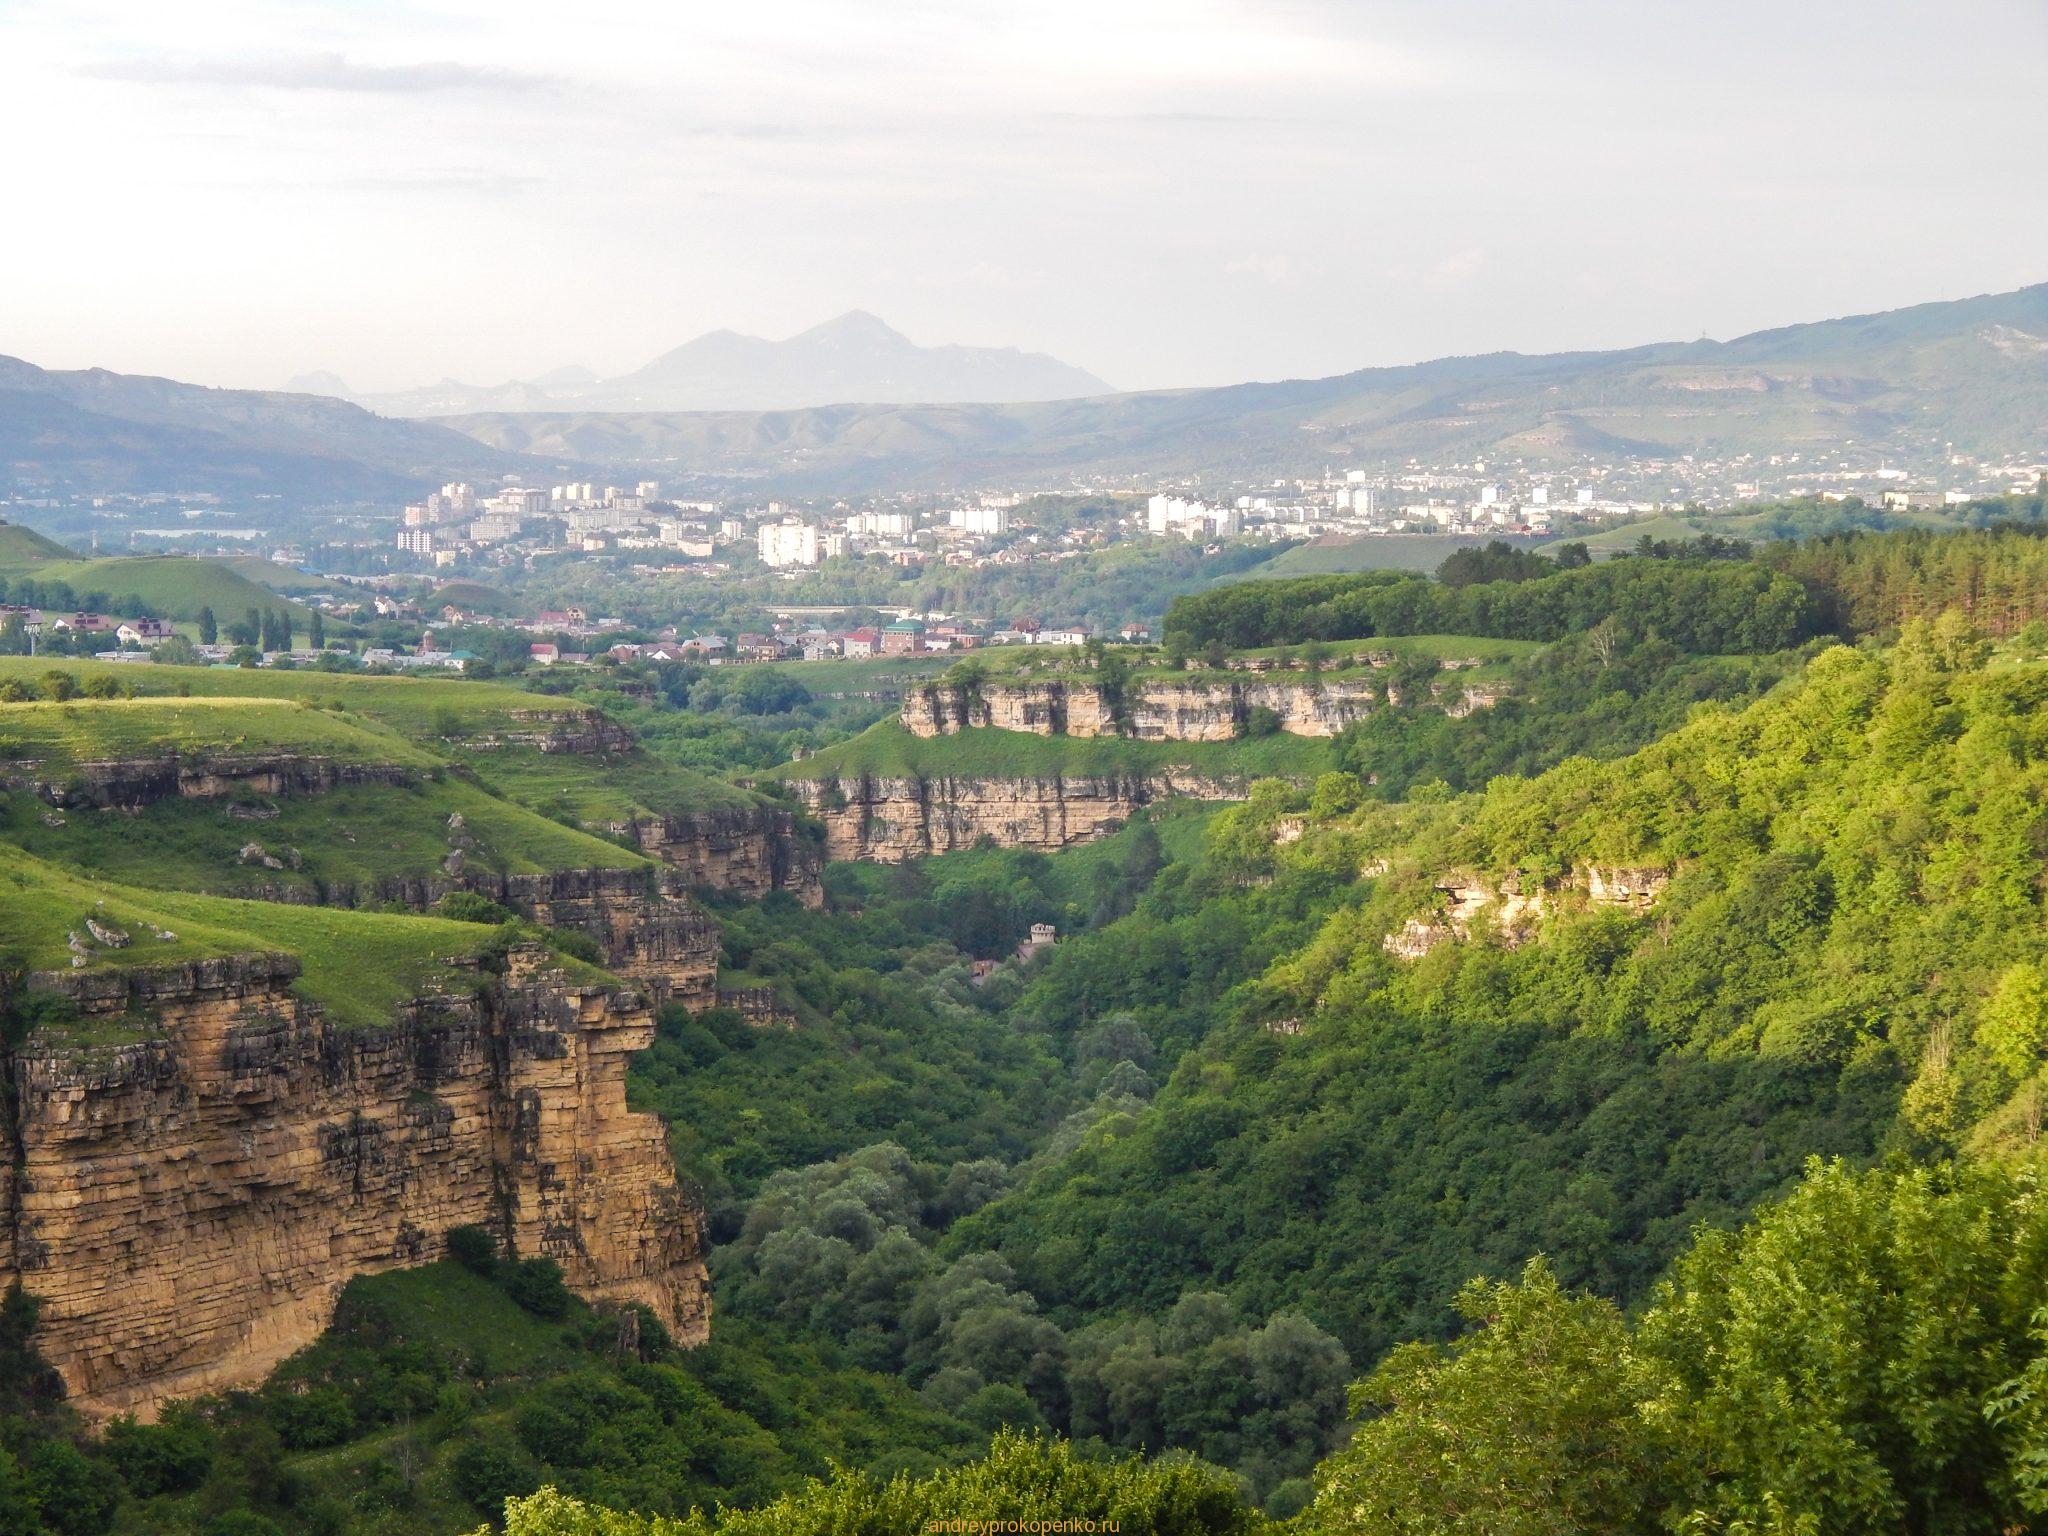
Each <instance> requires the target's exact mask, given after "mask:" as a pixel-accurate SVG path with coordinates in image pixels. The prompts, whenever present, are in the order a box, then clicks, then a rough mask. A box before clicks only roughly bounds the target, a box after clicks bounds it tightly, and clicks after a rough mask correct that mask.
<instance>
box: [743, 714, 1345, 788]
mask: <svg viewBox="0 0 2048 1536" xmlns="http://www.w3.org/2000/svg"><path fill="white" fill-rule="evenodd" d="M1332 753H1333V748H1332V747H1331V744H1330V743H1329V742H1328V741H1326V740H1319V739H1314V738H1310V737H1304V736H1285V735H1275V736H1264V737H1260V738H1258V739H1257V740H1246V741H1217V742H1199V741H1123V740H1119V739H1117V738H1114V737H1087V738H1078V737H1073V736H1035V735H1032V734H1031V733H1029V732H1026V731H997V730H976V731H965V732H962V733H961V734H960V735H957V736H938V737H932V738H929V739H926V738H920V737H916V736H913V735H911V734H910V733H909V732H908V731H906V730H905V729H904V728H903V726H902V724H901V722H899V721H896V720H884V721H883V722H881V724H879V725H875V726H872V727H870V728H869V729H868V730H866V731H864V732H863V733H862V734H861V735H859V736H856V737H854V739H853V740H851V741H842V742H840V743H839V744H838V745H837V746H832V747H827V748H826V749H825V750H824V751H822V752H820V753H818V754H817V755H816V756H815V757H808V758H805V759H804V760H803V761H802V762H800V763H786V764H784V765H783V766H781V767H779V768H774V769H770V770H769V771H768V772H767V773H766V774H764V775H762V777H763V778H764V779H769V780H787V779H824V778H835V777H858V776H859V775H861V774H871V775H875V776H877V777H883V778H936V777H941V776H944V775H949V774H951V775H959V776H963V777H972V778H1017V777H1046V776H1049V775H1053V774H1073V775H1092V774H1109V773H1149V772H1157V771H1159V770H1162V769H1166V768H1185V769H1189V770H1192V771H1194V772H1198V773H1208V774H1218V775H1247V776H1270V775H1289V776H1303V775H1307V776H1313V775H1315V774H1318V773H1322V772H1325V771H1326V770H1328V769H1329V768H1331V767H1332V766H1334V764H1333V759H1332Z"/></svg>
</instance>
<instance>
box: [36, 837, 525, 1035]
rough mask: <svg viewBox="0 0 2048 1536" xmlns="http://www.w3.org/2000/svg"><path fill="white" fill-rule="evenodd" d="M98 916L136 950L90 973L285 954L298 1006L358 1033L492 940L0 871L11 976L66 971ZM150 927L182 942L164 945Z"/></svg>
mask: <svg viewBox="0 0 2048 1536" xmlns="http://www.w3.org/2000/svg"><path fill="white" fill-rule="evenodd" d="M89 916H91V917H96V918H97V920H98V921H99V922H100V923H101V924H102V925H107V924H112V925H115V926H118V927H120V928H121V929H123V930H125V931H126V932H127V933H128V934H129V936H130V938H131V939H132V940H133V942H132V943H131V944H130V945H129V946H128V947H126V948H124V949H113V950H100V949H96V950H95V952H94V954H93V958H92V961H91V968H100V969H119V968H126V967H132V966H147V965H158V964H165V963H170V962H175V961H185V960H193V959H199V958H203V957H207V956H215V955H233V954H257V953H263V952H266V951H273V950H282V951H284V952H286V953H288V954H293V955H297V956H298V957H299V960H300V963H301V965H302V966H303V968H304V969H303V973H302V975H301V978H300V981H299V984H298V990H299V992H300V994H301V995H302V996H304V997H306V998H307V999H308V1000H309V1001H312V1002H315V1003H318V1004H320V1005H322V1006H323V1007H325V1008H326V1010H327V1012H328V1016H329V1017H330V1018H332V1019H333V1020H334V1021H335V1022H336V1023H337V1024H341V1025H343V1026H345V1027H351V1028H364V1027H371V1026H374V1025H377V1024H381V1023H384V1022H386V1021H388V1020H389V1019H390V1017H391V1015H392V1013H393V1011H394V1010H395V1009H396V1008H397V1006H398V1005H399V1004H400V1003H401V1002H403V1001H404V1000H405V999H406V998H408V997H411V996H414V995H415V994H417V993H419V992H421V991H423V990H425V989H427V988H429V987H432V986H434V985H436V984H439V983H445V982H448V981H450V980H452V979H453V978H454V974H455V973H454V971H453V969H452V967H451V964H450V960H451V957H456V956H462V955H469V954H474V953H475V952H476V951H477V950H479V949H480V948H481V947H482V946H483V945H484V944H485V943H487V942H488V941H489V940H490V939H491V937H492V935H493V933H494V932H495V930H493V929H490V928H484V927H479V926H477V925H476V924H473V923H452V922H447V921H444V920H442V919H440V918H433V917H399V916H389V915H385V914H382V913H367V912H349V911H340V910H335V909H332V908H324V907H297V906H283V905H278V904H274V903H270V902H260V901H235V900H231V899H228V898H224V897H218V896H199V895H191V894H186V893H183V892H165V891H146V890H140V889H137V888H135V887H132V886H126V885H119V884H116V883H114V882H112V881H106V880H98V879H94V878H92V877H90V876H88V875H83V874H77V873H73V872H71V871H68V870H65V869H62V868H60V867H58V866H57V865H54V864H51V863H47V862H45V861H44V860H41V859H37V858H33V857H30V856H29V855H27V854H25V853H23V854H12V855H10V856H9V857H8V858H7V859H6V861H5V865H4V867H0V955H4V956H5V958H6V962H7V964H8V965H10V966H19V967H23V968H26V969H30V970H63V969H67V968H68V967H69V965H70V957H69V951H68V949H67V948H66V934H67V933H69V932H71V931H74V930H82V928H83V925H84V922H85V919H86V918H87V917H89ZM152 926H154V927H156V928H159V929H163V930H166V931H168V932H170V933H172V934H173V935H175V937H173V938H171V939H160V938H157V937H155V936H153V934H152V933H151V931H150V929H151V927H152Z"/></svg>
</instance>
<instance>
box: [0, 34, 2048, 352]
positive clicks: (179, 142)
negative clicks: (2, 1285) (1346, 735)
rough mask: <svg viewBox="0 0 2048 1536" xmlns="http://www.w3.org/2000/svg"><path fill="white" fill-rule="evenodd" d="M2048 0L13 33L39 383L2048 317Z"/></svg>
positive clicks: (18, 229) (1429, 343)
mask: <svg viewBox="0 0 2048 1536" xmlns="http://www.w3.org/2000/svg"><path fill="white" fill-rule="evenodd" d="M2044 61H2048V0H1948V3H1946V4H1943V5H1939V6H1936V5H1929V4H1926V3H1924V0H1914V3H1899V0H1854V3H1848V0H1772V3H1756V0H1714V3H1711V4H1710V3H1707V0H1628V3H1609V0H1570V3H1565V0H1553V3H1547V4H1544V3H1538V4H1531V3H1528V0H1418V3H1406V0H1403V3H1392V0H1389V3H1375V0H746V3H740V4H733V3H725V0H720V3H708V0H663V3H659V4H643V3H638V0H574V3H573V4H563V3H560V0H549V3H530V0H439V3H427V4H420V5H400V4H395V3H391V0H346V3H318V0H149V3H130V0H64V3H47V0H0V144H4V145H5V146H7V147H6V149H5V151H4V153H0V165H4V170H0V187H4V188H5V190H6V192H7V194H8V195H7V209H8V213H9V215H10V217H9V218H8V219H7V225H8V228H7V229H6V232H5V234H4V236H0V353H6V354H10V355H14V356H19V357H24V358H26V359H28V360H29V361H31V362H34V363H38V364H41V365H43V366H45V367H62V368H77V367H90V366H99V367H107V368H113V369H118V370H121V371H124V372H139V373H158V374H165V375H169V376H172V377H177V378H184V379H189V380H194V381H197V382H200V383H206V384H217V385H239V386H249V387H266V388H268V387H277V386H279V385H281V384H282V383H283V382H284V381H285V380H286V379H288V378H290V377H292V376H294V375H298V374H302V373H305V372H309V371H312V370H329V371H332V372H334V373H336V374H338V375H340V376H341V378H343V379H344V380H345V381H346V382H347V383H348V384H349V385H350V386H351V387H352V388H354V389H355V390H357V391H374V390H384V389H397V388H404V387H410V386H414V385H419V384H425V383H429V382H432V381H435V380H438V379H441V378H444V377H454V378H460V379H463V380H466V381H469V382H472V383H479V384H494V383H499V382H502V381H504V380H506V379H512V378H530V377H533V376H535V375H537V374H540V373H543V372H546V371H548V370H551V369H554V368H558V367H562V366H565V365H580V366H584V367H589V368H592V369H595V370H596V371H598V372H599V373H602V374H611V373H618V372H623V371H626V370H628V369H631V368H634V367H637V366H639V365H640V364H642V363H644V362H646V361H647V360H649V359H650V358H652V357H654V356H655V355H657V354H659V353H661V352H663V351H666V350H667V349H669V348H671V347H673V346H676V345H678V344H680V343H682V342H683V341H686V340H688V339H689V338H691V337H692V336H694V335H697V334H699V333H701V332H703V331H706V330H711V329H715V328H719V327H731V328H733V329H736V330H741V331H746V332H750V333H754V334H759V335H767V336H785V335H790V334H793V333H795V332H797V331H799V330H802V329H804V328H806V327H808V326H810V325H813V324H815V323H817V322H819V321H821V320H824V319H826V318H829V317H831V316H833V315H835V314H838V313H840V312H842V311H845V310H848V309H853V308H861V309H867V310H871V311H873V312H875V313H877V314H879V315H881V316H883V317H884V318H885V319H887V320H888V321H890V322H891V323H892V324H893V325H895V326H896V327H897V328H898V329H900V330H902V331H904V332H905V333H907V334H908V335H909V336H911V337H912V338H913V339H914V340H916V341H919V342H923V343H927V344H935V343H941V342H961V343H969V344H975V345H988V346H1018V347H1023V348H1026V349H1029V350H1033V351H1044V352H1050V353H1052V354H1054V355H1055V356H1058V357H1060V358H1062V359H1064V360H1066V361H1068V362H1071V363H1075V364H1078V365H1080V366H1082V367H1085V368H1088V369H1090V370H1092V371H1093V372H1095V373H1097V374H1098V375H1100V376H1101V377H1103V378H1105V379H1107V380H1109V381H1110V382H1111V383H1113V384H1115V385H1116V386H1118V387H1120V388H1126V389H1133V388H1159V387H1172V386H1183V385H1199V384H1220V383H1230V382H1235V381H1239V380H1244V379H1254V378H1283V377H1307V376H1317V375H1324V374H1332V373H1341V372H1345V371H1347V370H1350V369H1353V368H1359V367H1366V366H1371V365H1376V364H1390V363H1401V362H1410V361H1415V360H1418V359H1423V358H1428V357H1436V356H1443V355H1448V354H1456V353H1471V352H1486V351H1495V350H1501V349H1513V350H1518V351H1552V350H1563V349H1575V348H1595V347H1611V346H1626V345H1633V344H1637V343H1642V342H1648V341H1657V340H1672V339H1689V338H1692V337H1697V336H1700V335H1713V336H1720V337H1726V336H1730V335H1736V334H1740V333H1742V332H1745V331H1750V330H1755V329H1760V328H1763V327H1766V326H1771V325H1779V324H1785V323H1790V322H1793V321H1798V320H1808V319H1821V318H1826V317H1829V316H1833V315H1839V314H1849V313H1860V312H1864V311H1869V310H1876V309H1885V308H1891V307H1895V306H1898V305H1903V304H1910V303H1917V302H1923V301H1927V300H1934V299H1944V298H1959V297H1964V296H1966V295H1970V294H1975V293H1984V292H1995V291H2000V290H2004V289H2010V288H2016V287H2020V286H2022V285H2025V284H2027V283H2032V282H2039V281H2043V280H2048V196H2044V195H2043V167H2044V166H2048V112H2044V111H2043V109H2042V105H2041V95H2040V87H2039V78H2040V72H2041V65H2042V64H2043V62H2044Z"/></svg>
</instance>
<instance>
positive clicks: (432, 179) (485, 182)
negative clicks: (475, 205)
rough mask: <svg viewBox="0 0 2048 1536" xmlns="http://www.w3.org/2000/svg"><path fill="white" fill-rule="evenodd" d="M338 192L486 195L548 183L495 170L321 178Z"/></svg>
mask: <svg viewBox="0 0 2048 1536" xmlns="http://www.w3.org/2000/svg"><path fill="white" fill-rule="evenodd" d="M320 185H322V186H325V187H331V188H332V189H333V190H335V191H337V192H474V193H477V194H479V195H481V196H485V197H511V196H513V195H515V194H517V193H520V192H532V191H535V190H537V189H539V188H541V187H544V186H546V185H547V182H546V180H545V178H543V177H539V176H507V175H501V174H499V173H497V172H494V171H430V172H426V173H424V174H421V175H417V176H347V177H342V178H340V179H338V180H335V181H327V182H322V183H320Z"/></svg>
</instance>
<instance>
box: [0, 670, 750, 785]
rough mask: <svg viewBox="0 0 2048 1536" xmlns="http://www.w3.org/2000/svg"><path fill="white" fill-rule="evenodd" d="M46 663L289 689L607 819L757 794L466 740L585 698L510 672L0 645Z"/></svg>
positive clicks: (170, 680) (657, 767)
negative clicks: (406, 671) (502, 676)
mask: <svg viewBox="0 0 2048 1536" xmlns="http://www.w3.org/2000/svg"><path fill="white" fill-rule="evenodd" d="M53 668H61V670H63V671H65V672H68V673H70V674H71V675H72V676H74V677H77V678H81V679H83V678H89V677H93V676H96V675H110V676H112V677H113V678H114V679H115V680H116V681H118V682H120V683H122V684H123V685H125V686H127V687H131V688H135V689H139V690H140V691H141V692H142V693H144V694H146V695H164V694H177V693H179V692H180V690H185V691H187V692H189V693H191V694H192V695H193V696H194V697H232V698H269V699H290V700H296V701H298V702H300V703H305V704H312V705H317V706H321V707H323V708H328V709H334V710H340V711H344V712H346V713H347V714H349V715H351V716H354V717H356V718H358V719H359V720H363V721H367V722H370V723H373V724H376V725H381V726H385V727H388V728H389V729H390V730H392V731H394V732H396V733H397V734H398V735H399V736H402V737H404V738H406V739H407V740H409V741H412V742H415V743H417V744H419V745H421V746H424V747H425V748H426V749H427V750H428V751H430V752H434V753H437V754H440V755H444V756H447V757H450V758H452V759H454V760H455V761H458V762H460V763H462V764H464V765H465V766H467V767H469V768H471V769H472V770H474V771H475V772H476V774H477V775H478V777H479V778H481V779H483V780H485V781H486V782H487V783H489V784H490V785H491V786H492V787H493V788H496V789H499V790H501V791H503V792H504V793H506V794H508V795H511V796H512V797H513V798H515V799H518V800H522V801H524V802H525V803H527V804H528V805H531V806H534V807H536V808H537V809H540V810H542V811H544V812H546V813H549V814H554V813H557V812H566V813H570V814H574V815H576V816H577V817H578V819H579V820H584V821H588V822H593V823H596V822H609V821H619V820H624V819H626V818H627V817H630V816H635V815H646V814H648V813H649V812H653V813H657V814H658V813H662V812H666V811H671V810H703V809H707V808H734V807H742V806H751V805H757V804H759V803H760V802H759V798H758V797H757V796H755V795H753V794H751V793H749V792H748V791H746V790H743V789H739V788H737V787H735V786H734V785H731V784H728V783H725V782H724V781H723V780H720V779H715V778H713V777H711V776H710V775H709V774H703V773H697V772H694V771H693V770H691V769H688V768H679V767H674V766H671V765H669V764H665V763H662V762H660V761H659V760H658V759H656V758H654V757H652V756H650V755H648V754H646V753H644V752H638V751H634V752H628V753H621V754H614V755H612V756H608V757H605V758H603V759H597V758H592V757H588V756H575V755H564V754H550V753H543V752H541V751H539V750H538V749H535V748H530V747H518V746H507V747H489V746H480V745H473V744H471V743H472V739H473V738H477V737H481V736H486V735H491V734H501V733H504V732H507V731H514V730H531V729H533V728H534V725H535V722H536V720H577V719H581V718H584V717H587V716H590V715H592V714H593V713H594V711H592V710H591V708H590V707H589V706H588V705H585V704H579V703H576V702H575V701H573V700H568V699H556V698H550V697H548V696H547V695H545V694H538V693H528V692H527V691H526V690H525V689H523V688H518V687H514V686H513V685H511V684H509V683H488V682H465V681H462V680H460V679H457V678H436V677H358V676H351V675H349V674H347V673H338V672H316V671H310V670H306V671H293V672H274V671H265V670H260V669H257V668H250V667H159V666H137V665H132V664H123V663H117V662H91V661H85V662H81V661H73V660H69V659H65V660H63V661H60V662H53V661H51V660H49V659H47V658H40V657H26V656H0V682H4V681H6V680H8V679H9V678H14V679H18V680H20V681H21V682H23V683H27V684H30V685H34V684H35V683H36V682H37V681H38V680H39V679H40V678H41V677H42V675H43V674H44V673H45V672H48V671H50V670H52V669H53Z"/></svg>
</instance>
